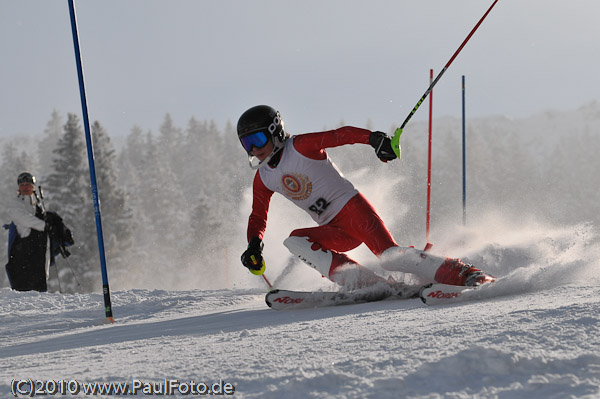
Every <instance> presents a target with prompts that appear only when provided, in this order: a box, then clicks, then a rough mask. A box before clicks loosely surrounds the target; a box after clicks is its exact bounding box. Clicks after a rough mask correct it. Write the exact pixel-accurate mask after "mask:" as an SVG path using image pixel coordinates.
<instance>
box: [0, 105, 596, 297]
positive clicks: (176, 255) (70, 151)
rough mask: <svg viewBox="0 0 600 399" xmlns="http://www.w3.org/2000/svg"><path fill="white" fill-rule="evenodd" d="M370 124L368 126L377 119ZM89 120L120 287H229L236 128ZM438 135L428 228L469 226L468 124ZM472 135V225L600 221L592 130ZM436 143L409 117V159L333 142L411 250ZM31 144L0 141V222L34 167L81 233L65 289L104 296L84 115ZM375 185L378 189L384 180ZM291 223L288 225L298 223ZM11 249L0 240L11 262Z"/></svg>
mask: <svg viewBox="0 0 600 399" xmlns="http://www.w3.org/2000/svg"><path fill="white" fill-rule="evenodd" d="M598 120H600V118H598ZM342 124H343V122H342V123H341V124H340V125H342ZM371 125H372V122H370V121H368V122H367V128H369V129H373V127H372V126H371ZM597 125H598V124H595V125H594V124H593V125H592V126H597ZM91 129H92V137H93V139H94V141H93V147H94V153H95V163H96V172H97V180H98V188H99V197H100V202H101V210H102V221H103V228H104V240H105V246H106V251H107V253H106V255H107V263H108V265H109V274H110V278H111V288H113V286H116V287H117V288H118V287H119V281H128V282H132V281H133V282H135V281H139V282H143V281H148V275H150V278H151V277H152V273H153V272H154V271H156V270H160V271H161V274H160V276H161V277H160V278H162V279H165V278H166V277H165V276H168V279H169V282H170V283H176V282H177V281H184V280H186V279H187V280H190V281H203V284H202V287H203V288H211V287H213V288H221V287H223V286H224V284H225V282H224V277H223V270H226V268H227V267H228V263H232V264H234V265H236V267H237V266H238V262H237V258H238V257H239V254H237V253H232V254H229V253H228V247H229V246H230V245H231V243H232V242H233V241H243V240H245V235H241V236H240V231H244V230H245V224H246V221H247V219H245V218H244V219H243V220H241V219H240V215H239V212H238V209H239V208H240V204H241V203H242V202H243V201H244V195H243V194H244V192H245V190H247V189H249V187H250V186H251V183H252V176H253V174H254V172H253V171H252V170H250V169H249V168H248V164H247V159H246V157H245V155H244V153H243V150H242V149H241V147H240V145H239V142H238V141H237V135H236V134H235V127H234V126H232V125H231V124H227V125H226V126H225V127H224V129H222V130H221V129H220V128H219V127H218V126H217V125H216V124H215V123H214V122H212V121H198V120H196V119H194V118H191V119H190V120H189V121H188V123H187V125H186V126H185V127H179V126H176V125H175V123H174V122H173V120H172V118H171V116H170V115H169V114H166V115H165V117H164V120H163V122H162V124H161V125H160V127H159V129H158V132H157V133H154V132H152V131H146V132H144V131H142V129H141V128H139V127H137V126H136V127H133V128H132V129H131V131H130V133H129V134H128V135H127V137H126V138H125V141H124V143H123V144H122V146H120V148H119V149H118V150H117V149H116V148H115V146H114V145H113V143H112V142H111V139H110V136H109V134H108V132H106V130H105V129H104V128H103V126H102V125H101V123H100V122H98V121H96V122H94V123H93V125H92V126H91ZM378 129H381V127H378ZM315 130H317V129H315ZM390 131H393V129H391V130H390ZM294 133H302V132H294V131H292V134H294ZM435 135H436V136H435V146H434V157H433V161H432V163H433V184H432V204H431V207H432V226H434V228H438V229H442V228H443V229H451V228H454V227H455V226H457V225H459V224H461V221H462V148H461V139H460V126H459V123H458V121H457V120H454V119H451V120H445V121H439V122H436V130H435ZM467 137H468V147H467V148H468V151H467V190H468V194H467V195H468V196H467V203H468V220H469V223H476V222H477V218H478V217H479V215H482V214H485V212H489V211H490V210H494V211H496V212H499V213H502V214H504V215H506V216H507V217H510V218H514V219H515V220H518V219H521V220H524V218H525V219H526V218H528V217H537V218H544V219H546V220H549V221H551V222H555V223H561V224H570V223H579V222H588V223H593V224H596V225H598V224H600V212H599V207H600V190H598V181H599V180H598V176H597V174H598V171H599V170H600V157H598V154H599V153H600V134H599V132H598V131H596V130H595V129H594V128H592V129H590V128H585V129H579V130H575V131H571V132H569V136H568V139H565V140H559V141H557V142H556V143H555V144H554V145H553V146H552V148H550V149H549V150H546V151H542V152H540V148H539V147H540V145H539V141H535V140H533V141H531V140H529V139H528V138H527V137H524V136H523V135H520V134H518V133H517V131H516V130H515V129H514V126H513V125H511V124H510V123H498V121H497V120H494V119H479V120H477V121H472V122H471V123H469V128H468V131H467ZM426 140H427V132H426V125H425V124H424V123H413V125H412V126H411V128H410V131H409V132H408V133H405V135H404V136H403V138H402V150H403V157H402V160H401V161H400V162H398V161H395V162H396V163H391V164H387V165H386V164H382V163H381V162H379V160H378V159H377V158H376V157H375V156H374V154H372V148H371V147H369V146H361V145H355V146H345V147H343V148H336V149H331V150H329V151H328V152H329V153H330V156H331V157H332V158H333V160H334V161H335V162H336V163H337V165H338V166H339V167H340V169H341V170H342V171H343V173H344V174H345V175H351V176H352V177H351V180H352V181H353V182H354V183H355V184H356V185H357V186H358V187H359V189H361V190H362V189H363V188H364V187H366V186H368V187H372V186H373V185H374V186H375V187H380V188H386V196H387V197H386V202H387V203H388V204H390V206H393V207H394V209H395V212H394V213H393V217H392V218H393V220H389V219H388V220H386V223H388V225H390V226H392V227H391V228H392V233H393V234H394V236H395V237H396V239H397V241H398V242H399V243H402V245H404V244H406V245H410V244H419V243H420V242H422V240H423V237H424V228H425V223H424V218H425V203H426V202H425V198H426V196H425V195H426V194H425V193H426V189H427V180H426V177H427V175H426V173H427V151H426V150H427V143H426ZM34 142H35V143H36V145H35V146H34V145H31V144H30V145H27V146H24V145H23V143H21V142H19V141H18V140H11V141H8V142H6V143H5V144H4V146H3V149H2V162H1V164H0V168H1V171H2V173H1V174H0V179H1V181H0V183H1V186H2V187H3V189H2V190H0V221H2V223H8V222H9V220H8V215H7V212H6V206H5V204H6V202H7V201H8V200H9V199H10V197H11V196H13V195H16V181H15V180H16V176H17V175H18V173H20V172H22V171H30V172H32V173H34V174H35V175H36V177H37V179H38V182H39V185H41V186H42V187H43V189H44V193H45V202H46V207H47V208H48V209H49V210H53V211H56V212H58V213H59V214H60V215H61V216H62V217H63V218H64V220H65V222H66V224H67V226H69V227H70V228H71V229H72V231H73V234H74V236H75V241H76V244H75V247H74V248H72V249H71V253H72V255H71V257H70V258H68V259H69V262H70V264H71V265H72V267H73V269H74V272H75V275H76V276H77V277H78V278H79V281H80V284H81V286H79V285H78V283H77V282H76V281H75V279H74V277H73V273H72V272H71V270H70V269H69V268H68V267H66V266H65V264H64V263H62V262H61V261H60V260H59V261H58V262H59V265H60V269H59V271H60V277H61V284H62V289H63V291H67V292H90V291H98V290H99V287H100V286H101V283H100V281H101V277H100V265H99V260H98V259H99V257H98V249H97V248H98V247H97V238H96V226H95V218H94V210H93V205H92V199H91V194H90V181H89V180H90V179H89V169H88V159H87V152H86V146H85V139H84V134H83V127H82V125H81V122H80V120H79V118H78V117H77V116H76V115H75V114H68V115H67V116H66V121H65V120H63V117H62V116H61V115H60V114H59V113H58V112H53V113H52V115H51V118H50V120H49V121H48V123H47V126H46V129H45V131H44V132H43V134H42V135H41V136H40V137H37V138H35V139H34ZM23 147H25V148H23ZM361 171H362V172H361ZM371 190H373V193H375V194H373V195H376V193H377V189H376V188H375V189H371ZM367 196H369V194H368V195H367ZM244 217H246V216H244ZM270 223H276V222H273V221H270ZM285 223H287V224H289V225H290V231H291V230H292V229H293V228H296V227H300V226H295V225H293V223H291V222H290V221H285ZM240 224H241V225H243V228H240ZM5 237H6V236H5ZM283 239H284V237H281V240H283ZM6 250H7V246H6V245H0V256H3V257H4V259H7V254H6ZM230 258H231V259H230ZM189 265H192V266H191V267H188V266H189ZM52 273H56V272H55V271H52V272H51V274H52ZM0 276H1V277H0V286H1V287H6V286H8V282H7V281H6V275H5V273H4V272H2V273H0ZM159 283H160V282H157V284H156V285H155V286H160V284H159ZM113 289H114V288H113Z"/></svg>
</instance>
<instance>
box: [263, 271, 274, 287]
mask: <svg viewBox="0 0 600 399" xmlns="http://www.w3.org/2000/svg"><path fill="white" fill-rule="evenodd" d="M261 276H262V278H263V279H265V283H267V285H268V286H269V289H273V284H271V282H270V281H269V279H268V278H267V276H265V274H264V273H263V274H261Z"/></svg>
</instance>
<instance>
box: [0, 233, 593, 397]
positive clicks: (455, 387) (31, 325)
mask: <svg viewBox="0 0 600 399" xmlns="http://www.w3.org/2000/svg"><path fill="white" fill-rule="evenodd" d="M494 227H495V229H494V231H495V234H494V235H491V236H490V235H488V236H486V237H483V239H482V237H479V238H478V239H476V238H475V236H474V235H473V234H475V233H474V232H473V231H466V230H465V231H463V232H461V234H460V237H457V236H454V237H453V238H447V239H445V240H442V243H441V245H440V248H439V249H440V250H445V251H447V250H448V248H455V250H456V251H458V252H461V254H464V256H465V258H466V259H469V260H470V261H472V262H473V263H476V264H479V265H481V264H484V265H486V270H488V271H490V272H492V273H495V274H496V275H497V276H498V277H500V278H501V279H500V281H499V282H498V283H497V284H498V285H497V288H495V295H497V296H496V297H493V298H488V299H484V300H481V301H473V302H468V303H463V304H457V305H449V306H440V307H427V306H426V305H424V304H422V303H421V302H420V300H418V299H414V300H387V301H382V302H375V303H366V304H359V305H352V306H340V307H331V308H322V309H306V310H296V311H289V312H277V311H274V310H271V309H269V308H268V307H267V306H266V305H265V302H264V294H265V288H264V287H261V286H260V284H261V281H260V280H261V279H260V278H257V277H254V276H249V275H248V276H246V275H244V279H246V278H247V279H248V281H252V282H253V283H254V285H252V284H250V285H248V286H242V285H243V284H240V286H239V287H237V288H235V289H219V290H181V291H178V290H148V289H125V290H117V291H114V292H112V295H111V298H112V304H113V311H114V315H115V323H113V324H103V323H102V322H103V316H104V312H103V297H102V295H101V294H100V293H94V294H60V293H36V292H25V293H20V292H13V291H11V290H9V289H6V288H5V289H2V290H0V301H1V303H2V307H1V308H0V315H1V316H0V317H1V320H2V323H1V324H0V358H1V361H0V364H1V365H0V376H1V379H0V392H2V396H3V397H12V394H11V393H10V392H11V386H12V384H11V381H12V380H13V379H33V380H36V379H39V380H48V379H52V380H61V379H62V380H72V379H74V380H77V381H79V382H80V383H93V382H120V383H127V382H128V383H130V385H133V383H134V382H136V381H137V382H138V383H140V382H142V383H157V384H158V383H160V382H163V383H164V381H165V379H167V380H170V379H176V380H179V381H181V382H188V381H191V380H193V381H195V382H196V383H198V382H204V383H206V384H207V385H208V386H212V384H214V383H219V381H221V385H223V384H227V383H229V384H232V386H233V387H235V392H234V394H233V397H239V398H312V397H314V398H317V397H318V398H411V399H415V398H422V399H437V398H501V399H508V398H532V399H536V398H540V399H541V398H544V399H548V398H598V397H600V351H599V350H598V348H599V343H600V342H599V341H600V312H599V310H600V299H599V295H598V294H599V289H598V282H599V281H600V276H599V272H598V270H599V268H598V266H599V265H600V264H599V261H598V259H600V244H599V243H598V237H597V235H596V232H595V229H594V228H593V227H592V226H589V225H577V226H569V227H563V228H555V227H549V226H536V227H535V228H533V227H532V229H531V230H529V231H524V232H519V231H517V230H513V231H511V232H510V234H508V233H507V231H508V229H506V230H505V228H504V227H502V226H499V225H496V226H494ZM466 238H469V245H468V246H467V245H463V246H462V247H461V246H460V245H459V244H457V243H459V242H462V241H464V240H465V239H466ZM434 248H435V247H434ZM450 252H452V251H450ZM450 255H455V254H450ZM369 266H370V267H373V268H376V265H369ZM302 267H303V266H300V265H298V266H297V268H302ZM300 270H302V269H300ZM239 273H245V272H244V271H243V270H242V269H240V270H239ZM292 277H293V276H292ZM292 277H290V278H286V277H285V276H283V277H282V278H277V280H278V281H281V283H280V284H281V288H291V285H293V282H294V278H292ZM157 386H158V385H157ZM174 393H175V394H174V395H173V397H183V396H186V395H183V394H180V393H179V392H178V391H177V390H175V391H174ZM58 396H63V395H58ZM85 396H86V395H85V394H84V393H83V392H80V393H79V394H78V395H77V396H76V397H85ZM138 396H144V394H143V393H142V392H141V391H140V392H138ZM147 396H150V395H147ZM189 396H194V395H187V396H186V397H189ZM196 396H200V395H196ZM63 397H69V395H66V396H63ZM110 397H124V396H122V395H121V396H120V395H112V396H110Z"/></svg>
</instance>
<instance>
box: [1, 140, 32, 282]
mask: <svg viewBox="0 0 600 399" xmlns="http://www.w3.org/2000/svg"><path fill="white" fill-rule="evenodd" d="M35 169H36V168H35V162H34V160H33V158H32V157H31V156H29V154H28V153H27V152H26V151H21V153H19V150H18V149H17V147H16V146H15V145H14V143H12V142H8V143H6V144H5V145H4V148H3V151H2V164H1V165H0V187H2V190H0V225H4V224H9V223H10V222H11V220H10V216H9V215H8V209H7V206H8V202H9V201H11V200H12V198H13V197H14V196H16V195H17V176H18V175H19V173H21V172H27V171H28V172H31V173H33V174H34V175H35V172H36V170H35ZM0 231H3V232H5V233H4V235H2V237H4V238H5V239H4V240H3V241H0V242H1V244H0V259H2V263H0V264H2V265H4V264H5V262H7V261H8V233H7V230H4V229H1V230H0ZM8 286H9V283H8V278H7V277H6V273H5V272H4V268H2V270H1V271H0V287H8Z"/></svg>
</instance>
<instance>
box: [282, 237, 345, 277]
mask: <svg viewBox="0 0 600 399" xmlns="http://www.w3.org/2000/svg"><path fill="white" fill-rule="evenodd" d="M283 245H285V246H286V248H287V249H288V250H289V251H290V252H291V253H292V254H294V255H296V256H297V257H298V258H300V260H302V261H303V262H304V263H306V264H307V265H309V266H310V267H312V268H313V269H315V270H316V271H318V272H319V273H321V275H322V276H325V277H329V269H330V268H331V264H332V261H333V254H332V252H331V251H330V250H328V249H324V248H322V247H321V246H320V245H319V244H317V243H313V242H310V241H308V237H296V236H291V237H288V238H286V239H285V240H284V241H283Z"/></svg>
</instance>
